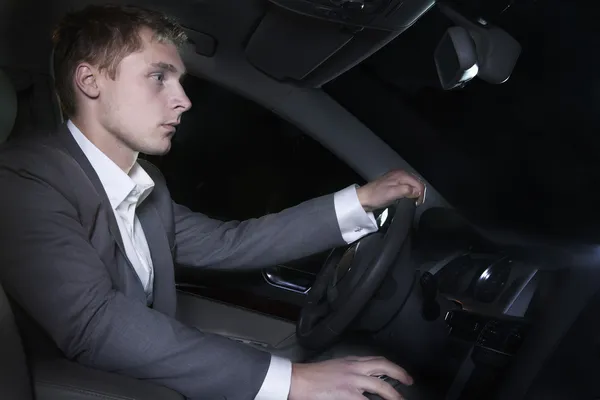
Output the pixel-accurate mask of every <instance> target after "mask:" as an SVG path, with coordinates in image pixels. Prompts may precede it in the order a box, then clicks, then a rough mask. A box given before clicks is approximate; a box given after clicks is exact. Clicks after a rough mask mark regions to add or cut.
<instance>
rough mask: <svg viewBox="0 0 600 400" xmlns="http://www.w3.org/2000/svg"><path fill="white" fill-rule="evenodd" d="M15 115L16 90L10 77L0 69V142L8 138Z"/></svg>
mask: <svg viewBox="0 0 600 400" xmlns="http://www.w3.org/2000/svg"><path fill="white" fill-rule="evenodd" d="M16 117H17V92H16V90H15V87H14V86H13V84H12V82H11V80H10V78H9V77H8V75H6V73H5V72H4V71H3V70H2V69H0V143H4V141H6V139H8V135H10V132H11V131H12V128H13V125H14V123H15V118H16Z"/></svg>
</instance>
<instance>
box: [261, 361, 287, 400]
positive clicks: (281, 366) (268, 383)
mask: <svg viewBox="0 0 600 400" xmlns="http://www.w3.org/2000/svg"><path fill="white" fill-rule="evenodd" d="M291 385H292V362H291V361H289V360H286V359H285V358H281V357H277V356H271V363H270V364H269V369H268V370H267V376H265V380H264V381H263V384H262V386H261V387H260V390H259V391H258V394H257V395H256V397H255V398H254V400H287V398H288V395H289V394H290V387H291Z"/></svg>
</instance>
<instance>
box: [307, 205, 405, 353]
mask: <svg viewBox="0 0 600 400" xmlns="http://www.w3.org/2000/svg"><path fill="white" fill-rule="evenodd" d="M386 212H387V219H386V220H385V221H382V219H383V218H381V216H380V224H379V225H380V228H379V230H378V232H376V233H373V234H371V235H368V236H366V237H364V238H362V239H360V240H359V241H357V242H355V243H353V244H351V245H349V246H345V247H342V248H338V249H335V250H334V251H333V252H332V255H331V256H330V257H329V258H328V260H327V261H326V263H325V266H324V267H323V268H322V269H321V271H320V272H319V274H318V275H317V278H316V279H315V282H314V284H313V286H312V287H311V289H310V290H309V292H308V294H307V299H306V303H305V305H304V307H303V308H302V310H301V311H300V317H299V318H298V321H297V324H296V337H297V339H298V342H299V343H300V344H301V345H302V346H304V347H305V348H309V349H313V350H321V349H323V348H326V347H328V346H329V345H331V344H333V343H334V342H335V341H336V340H337V339H338V338H339V336H341V335H342V334H343V333H344V332H345V331H346V330H347V329H348V327H349V326H350V324H351V323H352V322H353V321H354V320H355V319H356V317H357V316H358V315H359V314H360V313H361V311H362V310H364V309H365V307H366V306H367V304H368V302H369V300H371V298H372V297H373V296H374V295H375V293H376V292H377V290H378V289H379V287H380V286H381V284H382V283H383V279H384V278H385V276H386V275H387V274H388V272H389V270H390V268H392V266H394V265H395V264H396V260H397V257H398V255H399V249H401V248H402V247H403V245H404V242H405V241H406V240H407V238H408V237H409V234H410V228H411V226H412V221H413V218H414V213H415V203H414V200H411V199H401V200H399V201H397V202H396V203H395V205H393V206H390V207H388V209H386V210H384V213H383V214H382V216H383V215H385V213H386ZM348 259H350V260H348ZM348 262H349V264H348ZM401 268H403V269H406V271H404V273H403V274H401V276H405V277H406V279H412V276H413V274H414V271H413V270H412V267H411V266H410V265H402V266H401ZM340 275H341V276H340ZM341 283H343V284H342V285H341V286H340V284H341ZM409 287H410V286H405V290H406V291H407V293H403V294H402V296H399V297H402V298H405V297H406V295H408V291H409Z"/></svg>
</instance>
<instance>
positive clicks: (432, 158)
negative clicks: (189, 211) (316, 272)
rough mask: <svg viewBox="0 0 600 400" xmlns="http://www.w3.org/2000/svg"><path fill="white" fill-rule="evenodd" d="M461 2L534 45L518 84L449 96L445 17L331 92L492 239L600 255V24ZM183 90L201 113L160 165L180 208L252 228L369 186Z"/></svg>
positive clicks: (277, 132)
mask: <svg viewBox="0 0 600 400" xmlns="http://www.w3.org/2000/svg"><path fill="white" fill-rule="evenodd" d="M455 3H456V4H457V5H458V6H459V7H461V10H462V11H464V12H468V13H471V14H472V15H477V16H481V15H482V16H484V17H485V18H486V19H487V20H488V21H489V22H491V23H493V24H496V25H498V26H500V27H502V28H504V29H505V30H506V31H508V32H509V33H510V34H511V35H512V36H514V37H515V38H516V39H517V40H518V41H519V42H520V43H521V45H522V47H523V51H522V54H521V57H520V59H519V61H518V64H517V66H516V69H515V71H514V73H513V75H512V76H511V78H510V79H509V80H508V81H507V82H506V83H505V84H502V85H491V84H488V83H485V82H483V81H480V80H477V79H475V80H474V81H472V82H471V83H470V84H469V85H468V86H467V87H466V88H464V89H462V90H456V91H450V92H445V91H443V90H441V89H440V87H439V83H438V80H437V76H436V73H435V66H434V62H433V56H432V55H433V50H434V48H435V46H436V44H437V41H438V40H439V38H440V37H441V35H442V33H443V32H444V30H445V29H446V28H447V27H448V26H450V22H449V20H448V19H447V18H445V17H444V16H443V15H442V14H441V13H440V12H439V11H436V10H432V11H431V12H429V13H428V14H426V15H425V16H424V18H422V19H421V20H420V21H419V22H418V23H417V24H415V26H413V27H412V28H410V29H409V30H408V31H406V32H405V33H404V34H402V35H400V36H399V37H398V38H397V39H396V40H395V41H393V42H392V43H391V44H390V45H388V46H387V47H385V48H384V49H382V50H381V51H379V52H378V53H376V54H375V55H374V56H372V57H371V58H369V59H367V60H366V61H365V62H363V63H362V64H360V65H359V66H357V67H355V68H353V69H351V70H350V71H348V72H346V73H345V74H343V75H342V76H340V77H339V78H337V79H336V80H334V81H332V82H331V83H329V84H327V85H326V86H325V88H324V89H325V90H326V91H327V92H328V93H329V94H330V95H332V96H333V97H334V98H336V99H337V100H338V101H339V102H340V103H341V104H342V105H343V106H344V107H346V108H347V109H348V110H349V111H351V112H352V113H354V114H355V115H356V116H357V117H358V118H359V119H360V120H362V121H363V122H364V123H365V124H366V125H367V126H369V127H370V128H371V129H372V130H373V131H374V132H375V133H376V134H378V135H379V136H380V137H382V138H383V140H385V141H386V142H387V143H388V144H390V145H391V146H392V147H394V148H395V149H396V150H397V151H398V152H399V154H400V155H401V156H403V157H404V158H405V159H406V160H407V161H408V162H409V163H410V164H411V165H413V166H414V167H415V168H416V169H417V170H418V171H419V172H420V173H422V174H423V175H424V176H425V177H426V178H427V179H428V180H429V181H430V182H431V183H432V184H433V185H434V186H435V187H436V189H437V190H438V191H439V192H440V193H441V194H442V195H443V196H444V197H445V198H446V199H447V200H448V201H449V202H450V203H451V204H452V205H453V206H455V207H456V208H457V209H458V210H459V211H460V213H462V214H463V215H464V216H465V217H467V218H468V219H469V220H470V221H472V222H473V223H475V224H477V225H479V226H480V227H482V228H485V229H493V230H502V231H506V232H519V233H526V234H530V235H533V236H535V237H537V238H539V237H544V238H550V239H558V240H560V241H564V240H568V241H584V242H588V243H599V242H600V229H598V226H600V213H599V212H598V206H597V203H598V200H600V194H599V193H600V191H599V190H598V189H597V188H598V184H599V183H600V161H598V158H597V153H598V150H599V149H600V140H599V136H598V128H599V127H600V121H599V117H598V113H597V108H598V106H599V105H598V101H597V97H598V96H597V92H598V90H599V85H598V78H597V76H598V71H599V69H598V64H599V63H600V61H597V60H600V58H599V57H597V56H596V51H597V50H596V49H598V48H600V46H599V45H600V40H599V39H600V28H597V26H598V25H597V23H596V19H597V17H598V16H600V11H595V10H594V7H592V6H588V5H587V4H586V3H584V2H577V1H558V0H546V1H534V0H514V1H512V2H510V1H507V0H490V1H485V2H484V1H474V0H455ZM508 4H510V5H511V6H510V7H508V8H506V5H508ZM184 86H185V88H186V91H187V93H188V95H189V96H190V98H191V100H192V102H193V104H194V106H193V108H192V110H191V111H190V112H188V113H187V114H186V115H185V117H184V118H183V123H182V126H181V129H180V130H179V133H178V135H176V137H175V140H174V147H173V150H172V152H171V153H170V154H169V155H168V156H167V157H164V158H163V159H162V160H159V161H158V162H159V163H160V165H161V168H162V169H163V170H164V172H165V174H166V175H167V179H168V180H169V184H170V186H171V190H172V192H173V196H174V198H175V200H176V201H179V202H182V203H184V204H187V205H190V206H191V207H192V208H195V209H198V210H199V211H203V212H206V213H208V214H210V215H213V216H216V217H219V218H224V219H230V218H236V219H243V218H249V217H257V216H260V215H263V214H265V213H267V212H275V211H279V210H281V209H282V208H284V207H288V206H291V205H293V204H296V203H298V202H300V201H302V200H305V199H308V198H310V197H314V196H317V195H320V194H325V193H330V192H333V191H335V190H339V189H341V188H343V187H345V186H346V185H349V184H352V183H359V184H360V183H362V182H361V180H360V178H359V177H358V176H357V175H356V174H354V173H353V172H352V171H350V170H349V168H348V167H346V166H345V165H344V164H343V163H341V162H340V161H339V160H337V159H336V158H335V156H333V155H331V154H329V152H328V151H327V150H325V149H324V148H322V147H321V146H320V145H319V144H318V143H316V142H315V141H314V140H312V139H311V138H309V137H307V136H305V135H303V134H302V133H301V132H299V131H298V130H297V129H296V128H294V127H293V126H291V125H289V124H288V123H286V122H285V121H282V120H281V119H279V118H278V117H276V116H274V115H273V114H272V113H271V112H270V111H268V110H264V109H262V108H261V107H259V106H257V105H255V104H253V103H252V102H250V101H247V100H245V99H242V98H240V97H238V96H236V95H234V94H232V93H229V92H227V91H225V90H223V89H221V88H219V87H217V86H215V85H212V84H210V83H208V82H205V81H203V80H200V79H197V78H192V77H190V78H188V79H187V80H186V82H185V84H184ZM373 156H376V155H373Z"/></svg>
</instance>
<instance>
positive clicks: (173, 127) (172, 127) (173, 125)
mask: <svg viewBox="0 0 600 400" xmlns="http://www.w3.org/2000/svg"><path fill="white" fill-rule="evenodd" d="M177 125H179V122H173V123H168V124H162V125H161V126H162V127H163V128H165V129H167V130H168V131H169V132H171V133H174V132H175V131H176V130H177Z"/></svg>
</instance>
